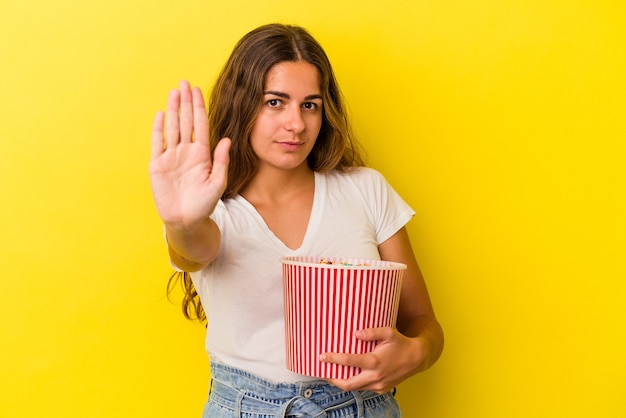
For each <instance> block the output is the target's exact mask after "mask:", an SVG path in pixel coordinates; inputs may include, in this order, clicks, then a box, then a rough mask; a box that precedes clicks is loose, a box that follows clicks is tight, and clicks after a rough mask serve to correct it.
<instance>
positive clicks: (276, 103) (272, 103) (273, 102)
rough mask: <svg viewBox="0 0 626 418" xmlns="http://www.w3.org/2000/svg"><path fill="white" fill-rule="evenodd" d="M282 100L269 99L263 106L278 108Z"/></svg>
mask: <svg viewBox="0 0 626 418" xmlns="http://www.w3.org/2000/svg"><path fill="white" fill-rule="evenodd" d="M282 103H283V102H282V100H280V99H270V100H268V101H267V102H265V104H266V105H267V106H269V107H273V108H278V107H280V106H281V105H282Z"/></svg>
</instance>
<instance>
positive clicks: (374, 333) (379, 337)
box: [355, 327, 394, 341]
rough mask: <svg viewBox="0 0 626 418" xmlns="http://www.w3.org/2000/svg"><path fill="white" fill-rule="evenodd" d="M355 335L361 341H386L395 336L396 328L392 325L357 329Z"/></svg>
mask: <svg viewBox="0 0 626 418" xmlns="http://www.w3.org/2000/svg"><path fill="white" fill-rule="evenodd" d="M355 336H356V338H357V339H359V340H361V341H385V340H389V339H391V338H393V336H394V329H393V328H391V327H384V328H366V329H362V330H359V331H357V332H356V333H355Z"/></svg>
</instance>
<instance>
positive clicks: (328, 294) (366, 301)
mask: <svg viewBox="0 0 626 418" xmlns="http://www.w3.org/2000/svg"><path fill="white" fill-rule="evenodd" d="M281 262H282V266H283V293H284V300H285V343H286V350H287V369H289V370H290V371H292V372H295V373H299V374H303V375H307V376H314V377H321V378H332V379H347V378H349V377H352V376H354V375H356V374H358V373H359V372H360V369H359V368H358V367H350V366H342V365H337V364H330V363H322V362H320V361H319V360H318V357H319V355H320V354H322V353H327V352H332V353H352V354H361V353H367V352H370V351H372V350H373V349H374V347H375V346H376V344H377V342H376V341H360V340H358V339H357V338H356V337H355V335H354V334H355V332H356V331H357V330H360V329H365V328H378V327H395V325H396V319H397V317H398V306H399V302H400V289H401V284H402V273H403V272H404V270H405V269H406V265H404V264H400V263H393V262H389V261H381V260H363V259H350V258H336V257H283V258H281Z"/></svg>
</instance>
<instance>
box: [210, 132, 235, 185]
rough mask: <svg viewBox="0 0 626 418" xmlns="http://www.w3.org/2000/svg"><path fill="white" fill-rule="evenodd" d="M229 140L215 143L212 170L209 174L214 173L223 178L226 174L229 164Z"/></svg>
mask: <svg viewBox="0 0 626 418" xmlns="http://www.w3.org/2000/svg"><path fill="white" fill-rule="evenodd" d="M230 144H231V142H230V138H222V139H220V142H218V143H217V146H216V147H215V151H213V168H212V169H211V174H212V175H213V174H214V173H215V174H217V175H218V176H224V179H225V178H226V175H227V174H228V164H229V162H230V156H229V154H228V152H229V151H230Z"/></svg>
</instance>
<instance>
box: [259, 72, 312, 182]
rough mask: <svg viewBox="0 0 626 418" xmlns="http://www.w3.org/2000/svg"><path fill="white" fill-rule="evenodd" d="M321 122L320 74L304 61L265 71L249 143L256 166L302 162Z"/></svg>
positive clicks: (284, 166)
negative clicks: (254, 155)
mask: <svg viewBox="0 0 626 418" xmlns="http://www.w3.org/2000/svg"><path fill="white" fill-rule="evenodd" d="M321 126H322V92H321V91H320V74H319V71H318V70H317V67H315V66H314V65H312V64H309V63H308V62H305V61H297V62H290V61H285V62H281V63H278V64H276V65H274V66H273V67H272V68H271V69H270V71H269V72H268V73H267V77H266V79H265V87H264V89H263V101H262V105H261V110H260V111H259V114H258V116H257V119H256V121H255V122H254V127H253V129H252V134H251V137H250V143H251V146H252V149H253V150H254V152H255V154H256V156H257V157H258V164H259V167H258V168H259V170H261V169H265V168H268V167H273V168H278V169H282V170H292V169H296V168H302V167H305V166H306V158H307V156H308V155H309V152H311V149H312V148H313V145H315V140H316V139H317V135H318V134H319V131H320V128H321Z"/></svg>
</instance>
